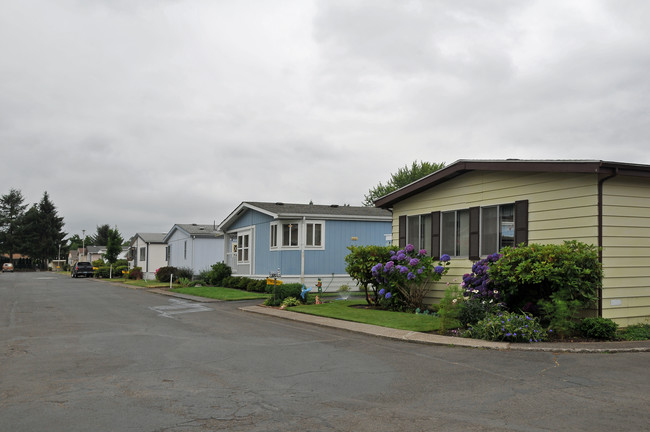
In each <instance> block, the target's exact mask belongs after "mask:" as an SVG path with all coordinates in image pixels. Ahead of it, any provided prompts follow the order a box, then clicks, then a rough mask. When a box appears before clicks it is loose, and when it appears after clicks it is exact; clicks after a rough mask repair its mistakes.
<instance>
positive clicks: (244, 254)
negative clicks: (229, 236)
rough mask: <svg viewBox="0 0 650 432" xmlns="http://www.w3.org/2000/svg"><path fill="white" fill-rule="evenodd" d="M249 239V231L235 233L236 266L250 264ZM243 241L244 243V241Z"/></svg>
mask: <svg viewBox="0 0 650 432" xmlns="http://www.w3.org/2000/svg"><path fill="white" fill-rule="evenodd" d="M251 237H252V236H251V233H250V232H249V231H247V232H245V233H237V264H248V263H250V262H251V261H250V260H251V256H250V245H251ZM240 239H241V240H240ZM244 239H245V240H246V241H244ZM240 257H241V258H240Z"/></svg>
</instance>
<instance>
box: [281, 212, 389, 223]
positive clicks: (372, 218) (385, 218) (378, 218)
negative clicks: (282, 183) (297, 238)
mask: <svg viewBox="0 0 650 432" xmlns="http://www.w3.org/2000/svg"><path fill="white" fill-rule="evenodd" d="M303 217H304V218H305V219H307V220H310V219H319V220H353V221H373V222H374V221H379V222H390V221H392V220H393V216H392V215H388V216H352V215H331V214H329V215H320V214H309V215H306V214H300V213H295V214H290V213H286V214H280V215H278V216H277V219H302V218H303Z"/></svg>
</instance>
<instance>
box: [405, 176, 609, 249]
mask: <svg viewBox="0 0 650 432" xmlns="http://www.w3.org/2000/svg"><path fill="white" fill-rule="evenodd" d="M523 199H527V200H528V201H529V234H528V235H529V241H530V242H539V243H560V242H562V241H563V240H565V239H575V240H580V241H583V242H585V243H590V244H596V243H597V242H598V207H597V202H598V190H597V183H596V176H595V175H587V174H582V175H578V174H547V173H502V172H471V173H468V174H464V175H462V176H460V177H457V178H455V179H453V180H450V181H448V182H446V183H443V184H442V185H439V186H437V187H434V188H431V189H429V190H427V191H424V192H422V193H420V194H418V195H416V196H414V197H411V198H408V199H406V200H404V201H402V202H400V203H398V204H396V205H395V207H394V208H393V242H394V243H395V244H396V243H397V241H398V230H399V224H398V219H399V216H401V215H416V214H424V213H429V212H432V211H438V210H439V211H446V210H459V209H465V208H469V207H474V206H488V205H497V204H507V203H513V202H515V201H517V200H523Z"/></svg>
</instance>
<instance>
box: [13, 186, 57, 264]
mask: <svg viewBox="0 0 650 432" xmlns="http://www.w3.org/2000/svg"><path fill="white" fill-rule="evenodd" d="M21 222H22V223H21V225H20V236H21V239H22V242H23V243H22V247H21V252H23V253H25V254H27V255H29V256H31V257H32V258H35V259H38V260H41V261H46V260H48V259H53V258H56V257H57V255H58V253H59V246H60V245H61V244H62V243H63V239H64V238H65V236H66V233H65V232H63V231H62V230H63V225H64V223H63V218H62V217H60V216H59V215H58V213H57V211H56V207H55V206H54V204H53V203H52V201H50V196H49V195H48V193H47V192H44V193H43V198H42V199H41V201H40V202H39V203H38V204H34V205H33V206H32V207H31V208H30V209H29V210H27V212H26V213H25V215H24V216H23V218H22V221H21Z"/></svg>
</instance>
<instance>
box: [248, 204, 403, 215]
mask: <svg viewBox="0 0 650 432" xmlns="http://www.w3.org/2000/svg"><path fill="white" fill-rule="evenodd" d="M245 203H246V204H250V205H251V206H253V207H257V208H259V209H262V210H266V211H267V212H270V213H273V214H276V215H278V217H283V216H288V217H292V216H357V217H365V216H367V217H382V216H384V217H388V218H392V216H391V213H390V212H389V211H387V210H384V209H380V208H376V207H363V206H355V207H352V206H348V205H344V206H340V205H338V204H332V205H319V204H291V203H282V202H276V203H268V202H252V201H246V202H245Z"/></svg>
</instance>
